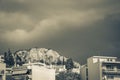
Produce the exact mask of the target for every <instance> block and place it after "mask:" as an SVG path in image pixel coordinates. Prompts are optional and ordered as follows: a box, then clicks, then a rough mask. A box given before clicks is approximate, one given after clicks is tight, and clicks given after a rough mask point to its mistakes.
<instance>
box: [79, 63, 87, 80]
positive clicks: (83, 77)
mask: <svg viewBox="0 0 120 80" xmlns="http://www.w3.org/2000/svg"><path fill="white" fill-rule="evenodd" d="M80 75H81V80H88V67H87V64H85V65H83V66H81V69H80Z"/></svg>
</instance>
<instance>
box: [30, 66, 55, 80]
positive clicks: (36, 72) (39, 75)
mask: <svg viewBox="0 0 120 80" xmlns="http://www.w3.org/2000/svg"><path fill="white" fill-rule="evenodd" d="M32 80H55V70H54V69H48V68H45V67H40V66H35V65H33V66H32Z"/></svg>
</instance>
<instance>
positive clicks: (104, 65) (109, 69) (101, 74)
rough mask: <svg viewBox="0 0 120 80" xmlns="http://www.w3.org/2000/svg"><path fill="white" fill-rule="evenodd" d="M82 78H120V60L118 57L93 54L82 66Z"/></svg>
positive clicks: (103, 79)
mask: <svg viewBox="0 0 120 80" xmlns="http://www.w3.org/2000/svg"><path fill="white" fill-rule="evenodd" d="M81 78H82V80H120V61H117V57H108V56H93V57H90V58H88V59H87V65H86V66H84V67H82V68H81Z"/></svg>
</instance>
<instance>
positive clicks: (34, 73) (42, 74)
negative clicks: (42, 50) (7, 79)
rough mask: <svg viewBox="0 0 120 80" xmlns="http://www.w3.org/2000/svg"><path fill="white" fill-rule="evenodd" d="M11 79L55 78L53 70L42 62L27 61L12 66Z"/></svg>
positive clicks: (38, 79) (48, 79)
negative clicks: (26, 62) (27, 62)
mask: <svg viewBox="0 0 120 80" xmlns="http://www.w3.org/2000/svg"><path fill="white" fill-rule="evenodd" d="M12 80H55V70H54V69H51V68H49V67H46V66H45V65H44V64H42V63H29V64H24V65H23V66H19V67H14V68H13V73H12Z"/></svg>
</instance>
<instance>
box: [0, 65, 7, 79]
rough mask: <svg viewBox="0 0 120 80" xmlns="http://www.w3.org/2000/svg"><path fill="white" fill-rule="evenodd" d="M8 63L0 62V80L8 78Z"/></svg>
mask: <svg viewBox="0 0 120 80" xmlns="http://www.w3.org/2000/svg"><path fill="white" fill-rule="evenodd" d="M5 71H6V64H5V63H0V80H6V74H5Z"/></svg>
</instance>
